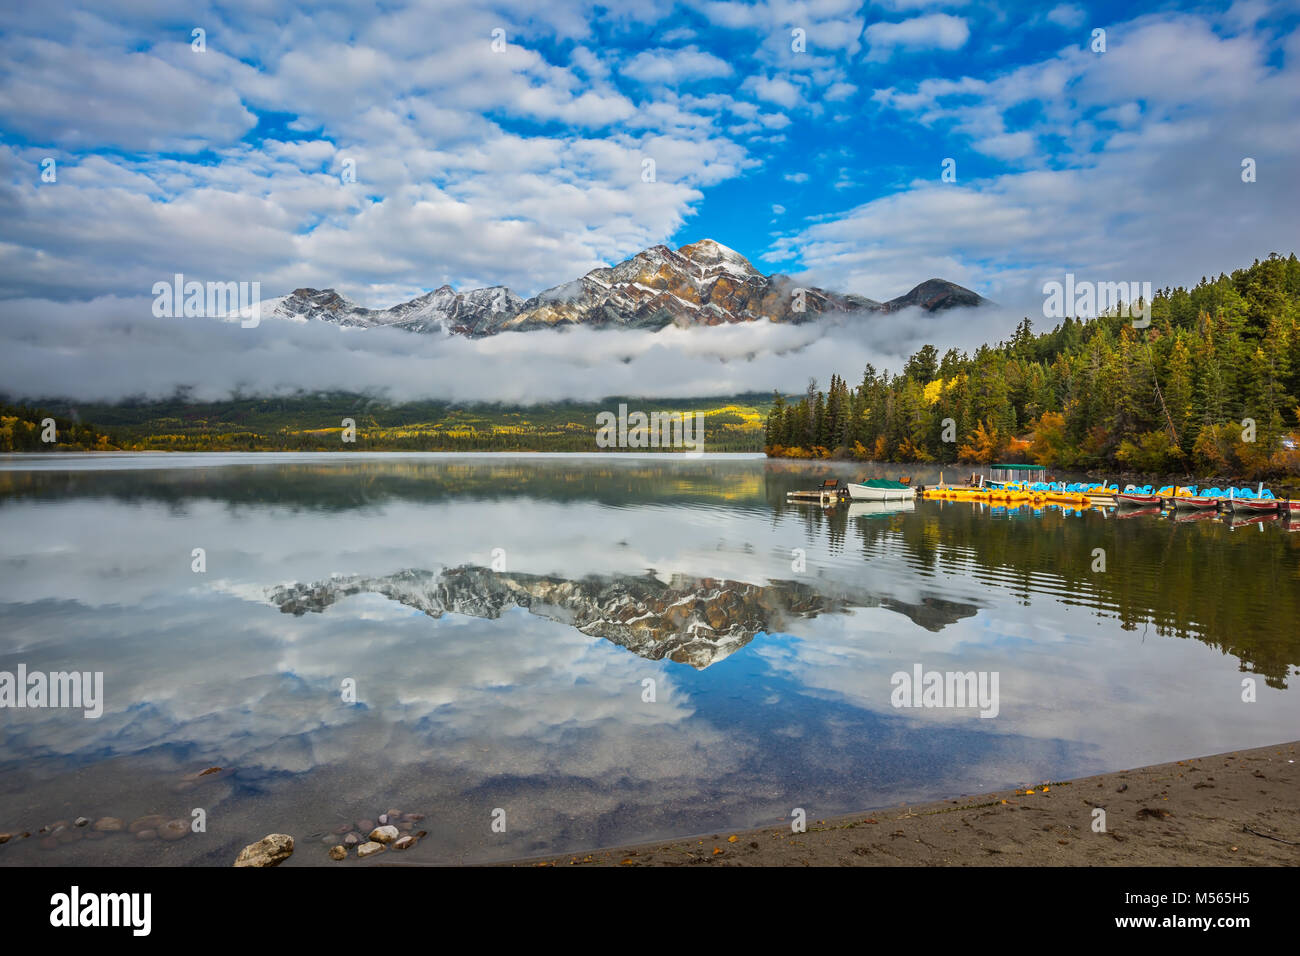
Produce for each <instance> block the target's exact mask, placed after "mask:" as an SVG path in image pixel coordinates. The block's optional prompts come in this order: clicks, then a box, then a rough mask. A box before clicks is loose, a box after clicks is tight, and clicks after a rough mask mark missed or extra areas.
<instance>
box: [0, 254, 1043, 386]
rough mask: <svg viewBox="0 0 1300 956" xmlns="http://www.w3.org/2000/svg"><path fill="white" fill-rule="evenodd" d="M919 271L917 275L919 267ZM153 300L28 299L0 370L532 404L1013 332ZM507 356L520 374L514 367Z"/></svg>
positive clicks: (757, 377) (900, 353) (807, 372)
mask: <svg viewBox="0 0 1300 956" xmlns="http://www.w3.org/2000/svg"><path fill="white" fill-rule="evenodd" d="M918 278H920V277H918ZM150 306H151V302H150V301H148V300H142V299H136V300H120V299H102V300H96V301H94V302H91V303H56V302H50V301H44V300H41V301H37V300H22V301H15V302H11V303H10V304H9V307H8V308H6V309H5V310H4V312H3V313H2V314H0V383H3V390H4V391H5V392H7V393H8V394H9V395H10V396H11V397H15V398H24V397H25V398H30V399H39V398H70V399H74V400H79V401H111V400H117V399H122V398H127V397H144V398H154V399H158V398H168V397H171V396H172V395H173V394H174V393H175V391H176V390H177V388H179V387H187V388H190V389H192V395H193V397H194V398H196V399H200V400H217V399H221V398H225V397H227V396H229V395H230V394H231V393H232V391H235V390H238V391H240V392H241V393H243V394H258V395H273V394H286V393H293V392H296V391H300V390H305V391H316V390H329V389H344V390H350V391H356V392H365V393H369V394H375V395H381V396H386V397H388V398H391V399H393V400H398V401H404V400H414V399H421V398H424V399H431V398H438V399H447V400H455V401H481V402H508V403H513V404H531V403H534V402H549V401H557V400H562V399H574V400H581V401H598V400H601V399H603V398H605V397H607V396H610V395H639V396H646V397H659V398H689V397H697V396H709V395H717V396H723V395H734V394H737V393H741V392H755V391H759V392H766V391H770V390H771V389H772V388H784V389H791V390H798V389H801V388H802V387H803V385H804V384H805V383H806V382H807V380H808V378H809V377H810V376H817V377H821V378H825V377H826V376H827V375H829V374H830V372H831V371H834V370H838V371H840V372H842V373H844V374H846V375H849V376H850V377H851V376H852V375H855V374H857V372H859V371H860V370H861V369H862V368H863V367H864V365H865V364H866V363H867V362H872V363H873V364H875V365H876V366H877V367H878V368H884V367H888V368H894V369H898V368H901V366H902V364H903V360H904V359H905V358H906V357H907V356H908V355H910V354H912V352H914V351H915V350H916V349H917V348H919V347H920V346H921V345H923V344H926V343H927V342H929V343H932V344H934V345H936V346H940V347H941V348H947V347H960V348H964V349H973V348H975V347H976V346H977V345H979V344H981V343H982V342H984V341H986V340H989V339H998V338H1001V337H1003V336H1004V335H1006V334H1008V333H1009V332H1010V331H1011V330H1012V329H1014V327H1015V324H1016V322H1017V321H1018V320H1019V316H1018V315H1012V314H1011V313H1009V312H1006V313H1004V312H1002V311H999V310H994V309H989V310H976V311H974V312H971V311H964V310H963V311H959V312H958V313H938V314H934V315H930V314H925V313H919V312H914V311H912V310H907V311H904V312H899V313H893V314H890V315H877V314H861V315H848V316H839V317H830V318H827V319H824V320H822V321H819V322H813V323H807V324H804V325H783V324H776V323H761V322H750V323H737V324H734V325H724V326H718V327H702V328H689V329H683V328H676V327H669V328H666V329H663V330H661V331H659V332H630V331H596V330H591V329H574V330H568V331H563V332H551V331H533V332H515V333H504V334H501V335H497V336H493V337H491V338H487V339H479V340H472V339H466V338H462V337H459V336H453V337H450V338H445V337H443V336H434V335H421V334H416V333H411V332H404V331H400V330H396V329H384V328H379V329H367V330H364V331H346V330H342V329H340V328H338V327H337V326H334V325H330V324H327V323H323V322H307V323H305V324H300V323H294V322H286V321H284V320H280V319H275V318H273V317H266V318H263V319H262V322H261V324H260V325H259V326H258V327H257V328H253V329H244V328H241V327H240V326H239V325H238V324H235V323H227V322H222V321H220V320H215V319H194V318H190V319H179V318H178V319H158V318H154V317H153V316H152V314H151V311H150ZM503 369H509V370H510V372H509V374H508V375H503V374H502V370H503Z"/></svg>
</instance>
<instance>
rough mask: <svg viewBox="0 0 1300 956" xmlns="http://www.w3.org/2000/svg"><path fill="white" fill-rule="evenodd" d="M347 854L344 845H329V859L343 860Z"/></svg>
mask: <svg viewBox="0 0 1300 956" xmlns="http://www.w3.org/2000/svg"><path fill="white" fill-rule="evenodd" d="M347 855H348V851H347V850H346V849H345V848H344V847H341V846H332V847H330V859H331V860H345V859H347Z"/></svg>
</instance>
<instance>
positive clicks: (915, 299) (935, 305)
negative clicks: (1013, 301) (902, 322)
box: [883, 279, 988, 312]
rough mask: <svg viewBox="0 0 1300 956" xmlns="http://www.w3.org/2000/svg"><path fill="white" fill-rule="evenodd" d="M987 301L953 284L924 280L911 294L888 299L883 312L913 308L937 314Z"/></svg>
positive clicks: (938, 280)
mask: <svg viewBox="0 0 1300 956" xmlns="http://www.w3.org/2000/svg"><path fill="white" fill-rule="evenodd" d="M987 301H988V300H987V299H985V298H984V297H983V296H980V295H977V294H976V293H974V292H972V291H971V290H970V289H963V288H962V287H961V286H959V285H957V283H955V282H948V281H947V280H946V279H926V280H925V281H924V282H922V283H921V284H920V285H918V286H917V287H916V288H915V289H913V290H912V291H911V292H908V293H906V294H904V295H900V296H899V297H898V298H897V299H890V300H889V301H888V302H886V303H885V304H884V306H883V310H884V311H885V312H897V311H898V310H899V309H906V308H909V307H911V306H915V307H917V308H920V309H924V310H925V311H927V312H939V311H942V310H943V309H955V308H961V307H964V306H973V305H983V304H984V303H986V302H987Z"/></svg>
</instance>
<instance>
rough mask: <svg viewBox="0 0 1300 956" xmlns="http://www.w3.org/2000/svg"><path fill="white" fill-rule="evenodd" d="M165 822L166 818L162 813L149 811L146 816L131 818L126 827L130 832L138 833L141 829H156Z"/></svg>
mask: <svg viewBox="0 0 1300 956" xmlns="http://www.w3.org/2000/svg"><path fill="white" fill-rule="evenodd" d="M166 822H167V818H166V817H165V816H163V815H162V814H160V813H151V814H149V815H148V816H146V817H140V819H138V820H132V821H131V825H130V826H129V827H127V829H128V830H130V831H131V832H132V833H139V832H140V831H141V830H157V829H158V828H159V827H160V826H162V825H163V824H164V823H166Z"/></svg>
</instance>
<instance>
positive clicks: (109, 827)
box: [95, 817, 126, 833]
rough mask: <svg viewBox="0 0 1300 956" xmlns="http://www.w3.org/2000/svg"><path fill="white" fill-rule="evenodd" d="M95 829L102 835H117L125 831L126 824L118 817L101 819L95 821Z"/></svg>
mask: <svg viewBox="0 0 1300 956" xmlns="http://www.w3.org/2000/svg"><path fill="white" fill-rule="evenodd" d="M95 829H96V830H99V831H100V832H101V833H116V832H118V831H119V830H125V829H126V824H125V823H123V822H122V821H121V820H119V819H118V818H117V817H100V818H99V819H98V820H96V821H95Z"/></svg>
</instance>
